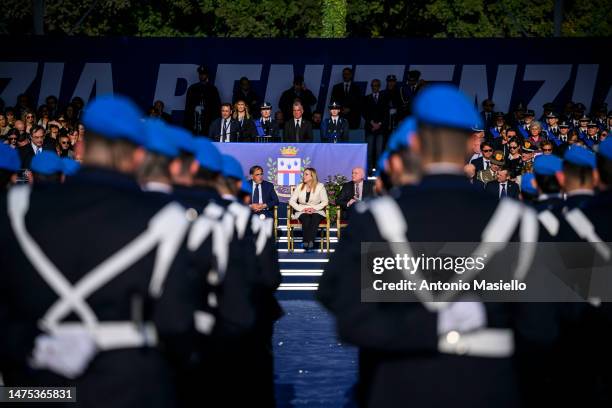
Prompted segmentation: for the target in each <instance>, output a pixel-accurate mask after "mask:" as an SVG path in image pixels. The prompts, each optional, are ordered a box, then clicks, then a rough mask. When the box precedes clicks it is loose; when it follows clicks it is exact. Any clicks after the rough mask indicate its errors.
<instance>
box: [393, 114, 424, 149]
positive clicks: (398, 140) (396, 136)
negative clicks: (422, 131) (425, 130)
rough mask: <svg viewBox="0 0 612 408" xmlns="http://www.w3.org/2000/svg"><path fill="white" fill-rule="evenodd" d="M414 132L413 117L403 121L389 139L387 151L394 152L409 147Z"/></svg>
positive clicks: (414, 122)
mask: <svg viewBox="0 0 612 408" xmlns="http://www.w3.org/2000/svg"><path fill="white" fill-rule="evenodd" d="M416 130H417V125H416V120H415V119H414V118H413V117H408V118H406V119H404V120H403V121H402V122H401V123H400V124H399V126H398V127H397V128H396V129H395V130H394V131H393V133H392V134H391V136H390V137H389V142H388V143H387V150H389V151H390V152H395V151H398V150H401V149H403V148H405V147H409V146H410V142H411V139H412V137H413V136H414V134H415V133H416Z"/></svg>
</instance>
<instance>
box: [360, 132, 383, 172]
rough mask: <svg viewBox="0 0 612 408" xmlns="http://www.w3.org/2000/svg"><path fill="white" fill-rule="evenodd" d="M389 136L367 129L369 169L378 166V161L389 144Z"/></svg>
mask: <svg viewBox="0 0 612 408" xmlns="http://www.w3.org/2000/svg"><path fill="white" fill-rule="evenodd" d="M386 139H387V136H386V135H384V134H382V133H370V132H367V131H366V134H365V140H366V143H367V144H368V168H367V169H366V174H367V171H368V170H372V169H373V168H374V167H376V161H377V160H378V158H379V157H380V155H381V154H382V152H383V151H384V149H385V145H386V144H387V140H386Z"/></svg>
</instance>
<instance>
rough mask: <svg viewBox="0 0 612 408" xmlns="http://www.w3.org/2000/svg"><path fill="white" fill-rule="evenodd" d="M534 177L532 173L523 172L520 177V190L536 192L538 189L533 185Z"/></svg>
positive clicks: (529, 192) (533, 193) (534, 193)
mask: <svg viewBox="0 0 612 408" xmlns="http://www.w3.org/2000/svg"><path fill="white" fill-rule="evenodd" d="M534 179H535V177H534V176H533V173H525V174H523V176H522V177H521V191H523V192H525V193H528V194H532V195H536V194H538V190H537V189H536V188H535V187H534V185H533V180H534Z"/></svg>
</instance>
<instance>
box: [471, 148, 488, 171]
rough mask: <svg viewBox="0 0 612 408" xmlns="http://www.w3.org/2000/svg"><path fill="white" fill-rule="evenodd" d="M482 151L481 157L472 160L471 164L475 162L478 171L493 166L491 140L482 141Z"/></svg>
mask: <svg viewBox="0 0 612 408" xmlns="http://www.w3.org/2000/svg"><path fill="white" fill-rule="evenodd" d="M480 152H481V153H482V156H481V157H478V158H477V159H473V160H472V161H470V164H473V165H474V166H475V167H476V173H478V172H479V171H480V170H487V169H488V168H489V167H491V156H493V146H492V144H491V143H489V142H482V143H481V144H480Z"/></svg>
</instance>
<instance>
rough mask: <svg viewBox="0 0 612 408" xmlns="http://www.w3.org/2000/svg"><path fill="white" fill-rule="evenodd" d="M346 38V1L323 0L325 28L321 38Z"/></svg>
mask: <svg viewBox="0 0 612 408" xmlns="http://www.w3.org/2000/svg"><path fill="white" fill-rule="evenodd" d="M345 36H346V0H323V27H322V31H321V37H323V38H344V37H345Z"/></svg>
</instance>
